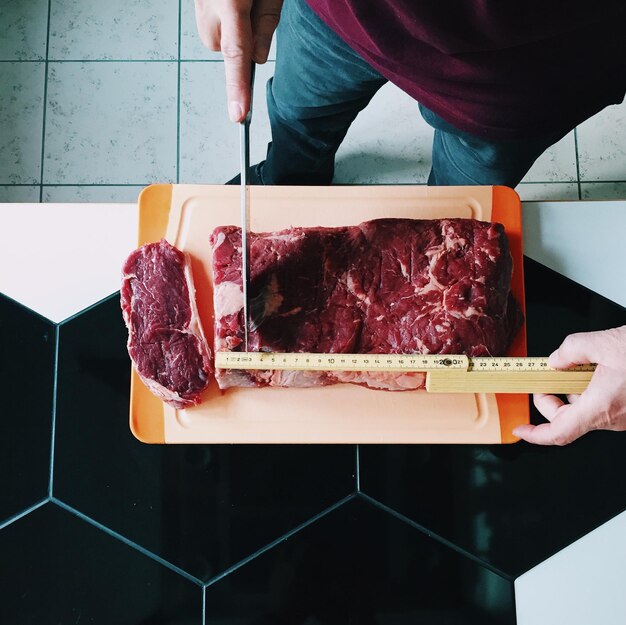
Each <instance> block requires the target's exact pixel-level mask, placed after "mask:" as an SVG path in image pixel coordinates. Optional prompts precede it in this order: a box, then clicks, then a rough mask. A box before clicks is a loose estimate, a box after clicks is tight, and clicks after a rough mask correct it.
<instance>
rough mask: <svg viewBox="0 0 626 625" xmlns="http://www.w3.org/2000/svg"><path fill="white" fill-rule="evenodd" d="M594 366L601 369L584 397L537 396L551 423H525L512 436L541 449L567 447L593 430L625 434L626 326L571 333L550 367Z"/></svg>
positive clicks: (537, 402) (595, 374)
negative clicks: (554, 446) (542, 447)
mask: <svg viewBox="0 0 626 625" xmlns="http://www.w3.org/2000/svg"><path fill="white" fill-rule="evenodd" d="M590 362H595V363H597V365H598V366H597V368H596V370H595V372H594V374H593V376H592V378H591V382H590V383H589V386H588V387H587V388H586V389H585V391H584V392H583V393H582V394H581V395H568V397H567V399H568V402H569V403H567V404H566V403H564V402H562V401H561V400H560V399H559V398H558V397H556V396H554V395H541V394H536V395H534V403H535V406H536V408H537V410H539V412H540V413H541V414H542V415H543V416H544V417H545V418H546V419H547V420H548V421H549V423H543V424H541V425H520V426H518V427H516V428H515V429H514V430H513V434H514V435H515V436H519V437H520V438H523V439H524V440H525V441H528V442H529V443H536V444H538V445H566V444H568V443H571V442H572V441H574V440H576V439H577V438H579V437H581V436H582V435H583V434H586V433H587V432H589V431H590V430H614V431H624V430H626V326H621V327H619V328H614V329H611V330H604V331H602V332H587V333H580V334H571V335H570V336H568V337H567V338H566V339H565V340H564V341H563V343H562V344H561V346H560V347H559V348H558V349H557V350H556V351H555V352H554V353H552V354H551V355H550V359H549V361H548V364H549V365H550V367H554V368H555V369H567V368H568V367H572V366H574V365H577V364H585V363H590Z"/></svg>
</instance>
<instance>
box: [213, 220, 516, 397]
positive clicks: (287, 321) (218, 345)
mask: <svg viewBox="0 0 626 625" xmlns="http://www.w3.org/2000/svg"><path fill="white" fill-rule="evenodd" d="M210 244H211V246H212V249H213V280H214V308H215V349H216V350H222V351H223V350H234V351H237V350H241V349H242V342H243V310H242V306H243V298H242V286H241V285H242V280H241V231H240V229H239V228H238V227H235V226H223V227H219V228H216V229H215V230H214V232H213V233H212V235H211V238H210ZM250 257H251V267H250V274H251V292H250V297H251V310H252V319H253V327H252V332H251V334H250V336H249V349H250V350H251V351H260V350H263V351H276V352H281V351H285V352H324V353H340V352H343V353H350V352H354V353H372V354H377V353H422V354H467V355H468V356H483V355H493V356H498V355H504V354H505V353H506V350H507V348H508V346H509V344H510V342H511V340H512V338H513V336H514V334H515V333H516V332H517V330H518V329H519V327H520V325H521V323H522V315H521V311H520V308H519V306H518V304H517V302H516V301H515V300H514V299H513V297H512V296H511V294H510V284H511V274H512V268H513V265H512V259H511V254H510V252H509V246H508V240H507V238H506V235H505V232H504V227H503V226H502V225H501V224H497V223H490V222H482V221H476V220H471V219H441V220H412V219H376V220H373V221H367V222H364V223H362V224H360V225H358V226H350V227H342V228H291V229H288V230H283V231H280V232H272V233H256V234H255V233H253V234H251V237H250ZM216 378H217V381H218V384H219V386H220V388H222V389H225V388H229V387H233V386H299V387H305V386H318V385H326V384H334V383H337V382H352V383H356V384H362V385H366V386H369V387H372V388H382V389H387V390H406V389H417V388H422V387H423V386H424V378H425V376H424V374H421V373H404V374H398V373H381V372H311V371H308V372H293V371H238V370H217V371H216Z"/></svg>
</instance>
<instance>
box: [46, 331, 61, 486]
mask: <svg viewBox="0 0 626 625" xmlns="http://www.w3.org/2000/svg"><path fill="white" fill-rule="evenodd" d="M60 334H61V327H60V326H59V324H56V325H55V327H54V379H53V382H52V428H51V430H50V470H49V474H48V497H50V498H52V496H53V488H52V487H53V484H54V448H55V443H56V429H57V395H58V392H57V391H58V382H59V337H60Z"/></svg>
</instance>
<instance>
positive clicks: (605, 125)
mask: <svg viewBox="0 0 626 625" xmlns="http://www.w3.org/2000/svg"><path fill="white" fill-rule="evenodd" d="M577 132H578V157H579V162H580V179H581V181H584V182H593V181H602V180H610V181H621V180H624V181H626V102H622V104H616V105H614V106H609V107H607V108H605V109H604V110H603V111H600V112H599V113H598V114H597V115H594V116H593V117H592V118H591V119H588V120H587V121H586V122H584V123H583V124H581V125H580V126H579V127H578V130H577Z"/></svg>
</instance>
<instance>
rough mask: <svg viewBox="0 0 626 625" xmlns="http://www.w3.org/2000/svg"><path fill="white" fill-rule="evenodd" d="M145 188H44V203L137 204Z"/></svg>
mask: <svg viewBox="0 0 626 625" xmlns="http://www.w3.org/2000/svg"><path fill="white" fill-rule="evenodd" d="M143 188H144V187H143V186H123V187H122V186H100V185H99V186H91V185H89V186H81V187H79V186H70V187H60V186H44V188H43V198H42V199H43V201H44V202H97V203H106V202H114V203H116V202H137V198H138V197H139V193H140V192H141V190H142V189H143Z"/></svg>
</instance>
